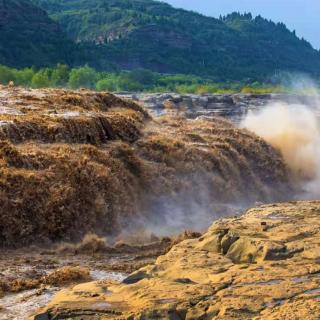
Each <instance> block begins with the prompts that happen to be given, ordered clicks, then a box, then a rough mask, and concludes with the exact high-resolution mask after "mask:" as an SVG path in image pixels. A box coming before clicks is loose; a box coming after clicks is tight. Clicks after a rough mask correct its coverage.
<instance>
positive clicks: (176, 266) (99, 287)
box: [33, 201, 320, 320]
mask: <svg viewBox="0 0 320 320" xmlns="http://www.w3.org/2000/svg"><path fill="white" fill-rule="evenodd" d="M319 217H320V202H319V201H317V202H294V203H293V202H291V203H283V204H274V205H264V206H260V207H258V208H255V209H251V210H249V211H247V212H246V213H245V214H244V215H243V216H241V217H234V218H225V219H221V220H218V221H216V222H215V223H214V224H213V225H212V226H211V228H210V229H209V230H208V232H207V233H206V234H204V235H203V236H201V237H200V238H197V239H193V240H186V241H183V242H182V243H180V244H177V245H176V246H174V247H173V248H172V249H171V250H170V251H169V252H168V253H167V254H166V255H164V256H160V257H159V258H158V259H157V261H156V262H155V264H153V265H149V266H147V267H144V268H142V269H140V270H138V271H137V272H135V273H133V274H131V275H130V276H129V277H128V278H126V279H125V280H124V281H123V282H122V283H121V284H116V285H115V284H113V285H110V284H108V283H107V282H104V281H100V282H92V283H87V284H82V285H78V286H75V287H72V288H69V289H65V290H63V291H61V292H59V293H58V294H57V295H56V297H55V298H54V299H53V300H52V302H51V303H50V304H49V305H48V306H47V307H46V308H45V310H42V311H41V312H39V314H38V315H37V316H34V318H33V319H34V320H40V319H41V320H44V319H66V318H68V319H132V320H135V319H149V320H150V319H188V320H191V319H192V320H196V319H214V320H217V319H223V320H229V319H230V320H231V319H256V320H258V319H259V320H260V319H261V320H262V319H263V320H266V319H290V320H293V319H314V320H315V319H319V315H320V219H319Z"/></svg>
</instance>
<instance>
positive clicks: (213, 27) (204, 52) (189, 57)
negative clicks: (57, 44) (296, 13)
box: [34, 0, 320, 80]
mask: <svg viewBox="0 0 320 320" xmlns="http://www.w3.org/2000/svg"><path fill="white" fill-rule="evenodd" d="M34 2H35V3H37V4H39V5H40V6H42V7H43V8H44V9H46V10H48V12H49V13H50V15H51V17H52V18H53V19H55V20H56V21H58V22H59V23H60V24H61V26H62V28H63V29H64V30H65V31H66V32H67V33H68V35H69V36H70V37H71V38H72V39H73V40H74V41H77V42H82V43H86V44H88V43H91V44H92V43H94V44H97V45H98V46H97V48H98V50H97V52H96V53H95V54H93V53H92V52H90V50H89V53H88V55H87V58H86V60H87V61H90V62H91V64H93V65H95V66H96V67H102V68H103V67H104V65H105V61H108V62H113V63H115V64H116V65H118V66H119V67H120V68H122V69H133V68H139V67H144V68H149V69H152V70H155V71H159V72H167V73H193V74H199V75H203V76H204V75H205V76H211V77H215V78H217V79H222V80H226V79H244V78H265V77H266V76H269V75H274V74H275V73H277V72H279V71H301V72H307V73H310V74H313V75H317V74H319V70H320V54H319V52H318V51H316V50H314V49H313V48H312V47H311V45H310V44H309V43H308V42H306V41H304V40H301V39H299V38H298V37H297V36H296V35H295V33H294V32H290V31H289V30H288V29H287V28H286V26H285V25H284V24H281V23H278V24H275V23H273V22H271V21H268V20H265V19H263V18H262V17H260V16H259V17H256V18H253V17H252V16H251V15H250V14H246V15H240V14H237V13H234V14H231V15H229V16H227V17H225V18H221V19H215V18H210V17H205V16H203V15H200V14H197V13H194V12H189V11H185V10H181V9H175V8H173V7H171V6H170V5H168V4H165V3H162V2H156V1H152V0H131V1H128V0H112V1H104V0H79V1H75V0H66V1H62V0H34ZM91 50H92V49H91ZM93 55H94V56H95V59H93Z"/></svg>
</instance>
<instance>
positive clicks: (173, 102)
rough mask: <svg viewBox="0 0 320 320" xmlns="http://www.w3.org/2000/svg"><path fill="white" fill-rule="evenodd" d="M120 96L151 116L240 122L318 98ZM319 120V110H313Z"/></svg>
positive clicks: (216, 95)
mask: <svg viewBox="0 0 320 320" xmlns="http://www.w3.org/2000/svg"><path fill="white" fill-rule="evenodd" d="M119 97H123V98H129V99H133V100H134V101H136V102H138V103H140V104H142V105H143V106H144V107H145V108H146V109H147V110H148V111H149V112H150V113H151V114H153V115H159V114H160V115H162V114H170V113H173V114H175V113H177V112H178V113H179V114H185V115H186V116H187V117H189V118H196V117H204V118H207V117H209V118H210V117H216V116H221V117H225V118H227V119H230V120H232V121H233V122H235V123H238V122H240V121H241V120H242V119H243V118H244V117H245V116H246V114H247V113H248V112H249V111H257V110H261V109H262V108H264V107H265V106H266V105H269V104H272V103H289V104H292V103H293V104H302V105H309V106H314V105H316V104H317V100H318V98H317V97H316V96H313V95H299V94H241V93H239V94H202V95H200V94H179V93H136V94H132V93H122V94H119ZM313 109H314V111H315V112H316V113H317V115H318V116H319V117H320V112H319V110H318V109H317V108H313Z"/></svg>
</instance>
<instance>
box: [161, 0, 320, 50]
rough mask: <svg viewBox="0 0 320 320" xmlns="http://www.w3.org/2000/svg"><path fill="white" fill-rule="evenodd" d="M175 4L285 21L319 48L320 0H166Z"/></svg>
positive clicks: (211, 12)
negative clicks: (244, 13) (238, 12)
mask: <svg viewBox="0 0 320 320" xmlns="http://www.w3.org/2000/svg"><path fill="white" fill-rule="evenodd" d="M165 2H168V3H170V4H172V5H173V6H174V7H178V8H184V9H187V10H193V11H197V12H200V13H203V14H205V15H207V16H213V17H219V15H220V14H221V15H225V14H228V13H231V12H233V11H240V12H251V13H252V14H253V15H258V14H260V15H261V16H263V17H264V18H267V19H271V20H273V21H275V22H284V23H285V24H286V25H287V27H288V28H289V29H290V30H296V32H297V35H298V36H300V37H304V38H305V39H306V40H308V41H309V42H310V43H311V44H312V45H313V46H314V47H315V48H316V49H320V0H165Z"/></svg>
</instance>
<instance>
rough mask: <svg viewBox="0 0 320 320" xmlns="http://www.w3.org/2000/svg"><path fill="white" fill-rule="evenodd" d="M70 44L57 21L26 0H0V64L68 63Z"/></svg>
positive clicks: (21, 65) (15, 65)
mask: <svg viewBox="0 0 320 320" xmlns="http://www.w3.org/2000/svg"><path fill="white" fill-rule="evenodd" d="M72 47H73V44H72V42H71V41H70V40H68V39H67V37H66V35H65V34H64V32H63V31H62V30H61V28H60V26H59V24H58V23H56V22H54V21H53V20H52V19H50V18H49V17H48V15H47V13H46V12H45V11H44V10H42V9H41V8H39V7H37V6H35V5H33V4H32V3H31V2H30V1H28V0H0V64H5V65H8V66H14V67H24V66H46V65H50V64H54V63H57V62H59V61H61V62H65V63H68V62H69V61H70V60H71V59H72V57H71V52H72Z"/></svg>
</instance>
